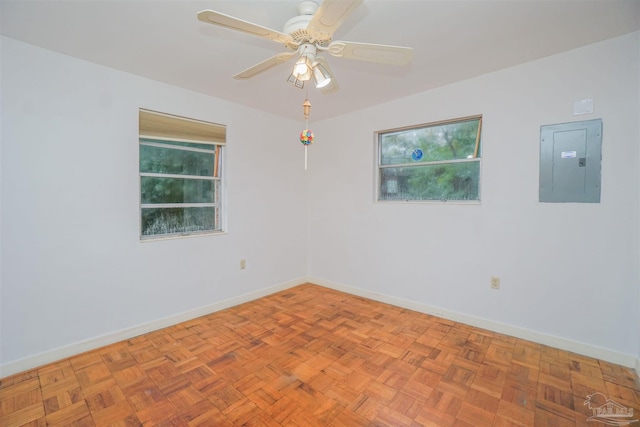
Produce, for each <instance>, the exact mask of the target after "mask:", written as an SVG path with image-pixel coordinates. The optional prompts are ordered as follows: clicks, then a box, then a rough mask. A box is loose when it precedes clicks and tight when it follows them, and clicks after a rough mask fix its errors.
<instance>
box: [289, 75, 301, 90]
mask: <svg viewBox="0 0 640 427" xmlns="http://www.w3.org/2000/svg"><path fill="white" fill-rule="evenodd" d="M287 81H288V82H289V83H291V84H292V85H294V86H295V87H297V88H298V89H302V88H304V82H303V81H300V80H298V79H297V78H296V76H294V75H293V74H290V75H289V78H288V79H287Z"/></svg>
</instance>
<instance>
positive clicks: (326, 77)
mask: <svg viewBox="0 0 640 427" xmlns="http://www.w3.org/2000/svg"><path fill="white" fill-rule="evenodd" d="M332 78H333V76H332V75H331V73H329V71H327V69H326V68H324V67H323V66H322V64H320V63H319V62H316V63H315V64H313V83H314V85H315V86H316V89H321V88H323V87H325V86H327V85H328V84H329V83H331V79H332Z"/></svg>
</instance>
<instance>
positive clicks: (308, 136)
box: [300, 98, 313, 170]
mask: <svg viewBox="0 0 640 427" xmlns="http://www.w3.org/2000/svg"><path fill="white" fill-rule="evenodd" d="M302 111H303V113H304V120H305V122H304V123H305V128H306V129H305V130H303V131H302V132H300V142H301V143H302V145H304V170H307V158H308V157H307V148H308V147H309V145H311V144H313V132H312V131H311V130H310V129H309V113H310V112H311V102H309V98H305V100H304V102H303V103H302Z"/></svg>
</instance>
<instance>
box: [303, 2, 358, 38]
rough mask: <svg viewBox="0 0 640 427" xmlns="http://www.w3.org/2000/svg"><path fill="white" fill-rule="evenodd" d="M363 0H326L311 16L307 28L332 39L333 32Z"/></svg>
mask: <svg viewBox="0 0 640 427" xmlns="http://www.w3.org/2000/svg"><path fill="white" fill-rule="evenodd" d="M360 3H362V0H324V1H323V2H322V4H321V5H320V7H319V8H318V10H317V11H316V13H315V14H314V15H313V18H311V21H310V22H309V25H307V30H309V31H313V32H319V33H322V35H323V36H324V37H323V38H327V39H331V36H332V35H333V32H334V31H335V30H337V29H338V27H339V26H340V25H342V23H343V22H344V21H345V19H347V17H348V16H349V15H350V14H351V12H353V10H354V9H355V8H356V7H358V6H359V5H360Z"/></svg>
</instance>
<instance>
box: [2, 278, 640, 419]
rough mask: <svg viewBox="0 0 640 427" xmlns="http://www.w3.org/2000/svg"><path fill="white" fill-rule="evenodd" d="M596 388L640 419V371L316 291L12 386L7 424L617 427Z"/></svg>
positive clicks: (5, 403) (104, 352) (279, 297)
mask: <svg viewBox="0 0 640 427" xmlns="http://www.w3.org/2000/svg"><path fill="white" fill-rule="evenodd" d="M593 393H602V394H603V395H605V396H607V397H608V398H609V399H612V400H614V401H615V402H617V403H618V404H620V405H624V406H625V407H627V408H633V409H634V412H635V413H636V414H638V411H640V382H639V381H638V378H637V376H636V374H635V372H634V371H633V370H632V369H629V368H626V367H622V366H618V365H615V364H611V363H608V362H604V361H600V360H596V359H592V358H589V357H585V356H582V355H578V354H573V353H570V352H567V351H563V350H559V349H555V348H551V347H548V346H545V345H541V344H537V343H533V342H529V341H525V340H521V339H517V338H514V337H509V336H506V335H502V334H498V333H493V332H490V331H487V330H482V329H479V328H475V327H472V326H469V325H463V324H459V323H455V322H452V321H450V320H445V319H440V318H437V317H433V316H429V315H425V314H421V313H417V312H413V311H411V310H406V309H402V308H399V307H394V306H390V305H387V304H382V303H378V302H374V301H370V300H367V299H364V298H360V297H357V296H353V295H349V294H345V293H341V292H337V291H333V290H330V289H326V288H322V287H320V286H316V285H311V284H306V285H302V286H298V287H295V288H292V289H288V290H286V291H283V292H279V293H276V294H273V295H270V296H267V297H264V298H261V299H259V300H256V301H252V302H249V303H246V304H242V305H240V306H237V307H233V308H230V309H227V310H223V311H219V312H216V313H212V314H210V315H208V316H204V317H200V318H198V319H193V320H190V321H187V322H184V323H181V324H179V325H175V326H172V327H169V328H166V329H162V330H159V331H155V332H152V333H149V334H146V335H142V336H138V337H135V338H132V339H130V340H126V341H123V342H119V343H116V344H113V345H110V346H107V347H104V348H100V349H97V350H94V351H91V352H88V353H84V354H80V355H78V356H75V357H71V358H69V359H65V360H61V361H59V362H56V363H52V364H50V365H47V366H43V367H40V368H37V369H33V370H31V371H28V372H23V373H20V374H18V375H14V376H11V377H8V378H4V379H2V380H0V425H1V426H6V427H13V426H125V427H126V426H188V427H196V426H255V427H285V426H286V427H295V426H301V427H312V426H331V427H357V426H368V427H373V426H411V427H417V426H435V427H449V426H454V427H465V426H468V427H480V426H494V427H503V426H516V427H530V426H549V427H564V426H571V427H578V426H580V427H598V426H603V425H605V424H603V423H601V422H596V421H588V420H587V419H588V418H589V416H591V415H593V411H592V409H590V408H589V407H587V406H585V405H584V402H585V399H586V397H587V396H588V395H590V394H593ZM602 403H604V402H602ZM635 418H637V416H636V417H634V419H635ZM639 425H640V423H639Z"/></svg>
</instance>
